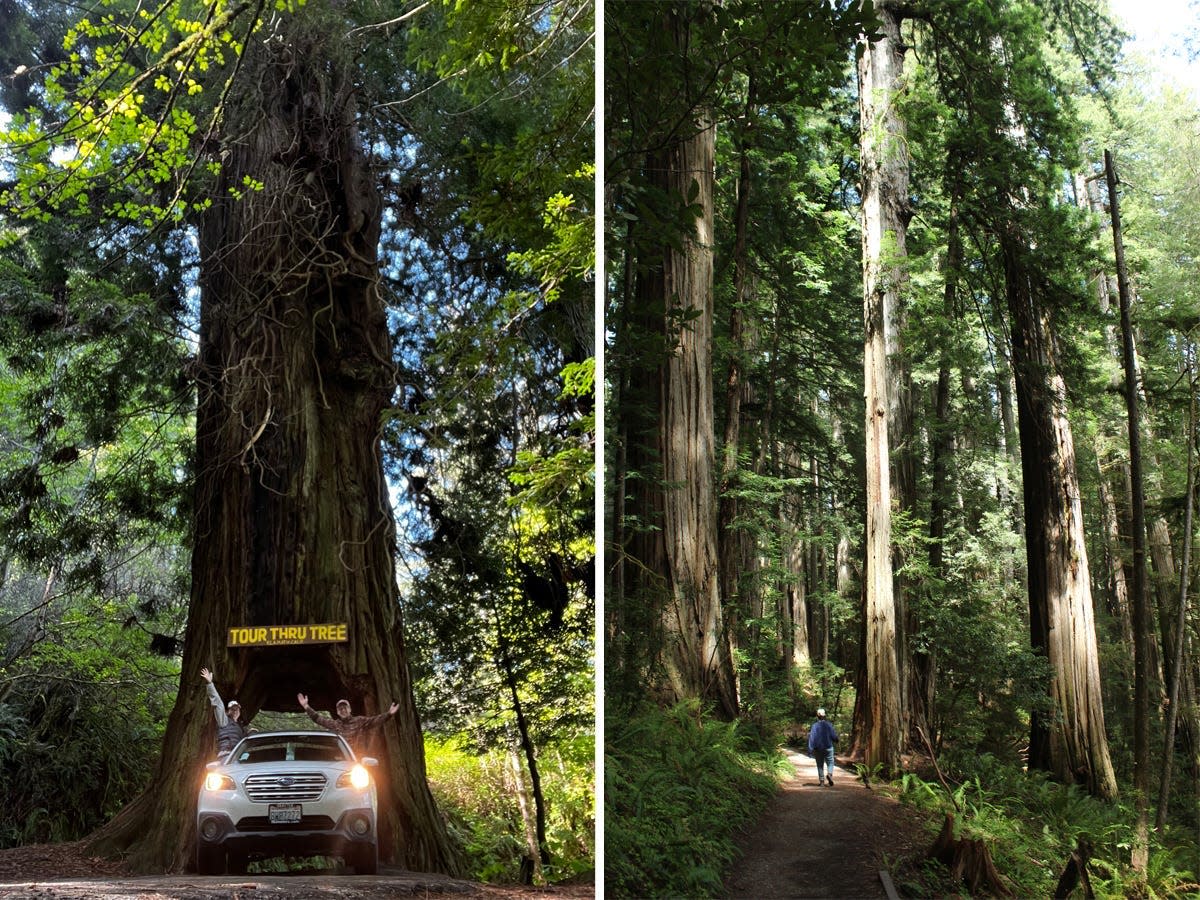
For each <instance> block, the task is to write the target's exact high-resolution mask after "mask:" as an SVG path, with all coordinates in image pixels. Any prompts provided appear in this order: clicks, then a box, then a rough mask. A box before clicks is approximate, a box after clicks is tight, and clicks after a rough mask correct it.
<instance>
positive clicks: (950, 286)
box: [910, 171, 962, 735]
mask: <svg viewBox="0 0 1200 900" xmlns="http://www.w3.org/2000/svg"><path fill="white" fill-rule="evenodd" d="M948 175H949V178H948V181H949V183H950V210H949V221H948V222H947V228H946V262H945V265H944V266H942V272H943V275H944V277H945V279H946V284H945V289H944V292H943V297H942V313H943V315H944V316H945V318H946V323H947V328H946V334H945V335H944V337H943V345H942V347H941V348H940V350H941V359H940V361H939V363H938V381H937V392H936V397H935V402H934V424H933V435H932V438H931V440H930V445H931V447H930V453H931V457H932V459H931V466H930V468H931V469H932V481H933V483H932V485H931V486H930V491H929V569H930V571H931V572H933V574H934V575H935V576H936V577H937V578H938V579H939V580H941V581H943V582H944V581H945V575H946V573H945V540H946V512H947V509H948V507H949V506H950V485H949V483H948V481H949V474H948V470H949V458H950V455H951V453H952V452H953V449H954V431H953V426H952V423H951V422H950V347H949V346H948V344H949V341H950V332H951V331H952V326H951V324H950V323H953V322H954V321H955V319H956V318H957V310H958V278H959V272H960V270H961V269H962V238H961V235H960V232H959V220H958V207H959V202H960V199H961V197H962V187H961V182H960V181H959V179H957V178H955V177H954V176H955V173H954V172H953V171H951V172H949V173H948ZM935 654H936V648H935V647H934V646H932V642H930V647H929V649H927V650H925V651H923V652H921V653H914V654H913V660H912V662H913V665H912V671H911V679H912V688H911V691H910V699H911V703H912V722H913V724H914V725H919V726H921V727H922V728H924V729H925V733H926V734H927V735H932V733H933V729H932V728H931V727H930V726H931V723H932V721H933V698H934V692H935V686H936V676H937V658H936V655H935Z"/></svg>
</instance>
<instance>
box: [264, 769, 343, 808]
mask: <svg viewBox="0 0 1200 900" xmlns="http://www.w3.org/2000/svg"><path fill="white" fill-rule="evenodd" d="M245 785H246V796H247V797H249V798H250V799H251V800H253V801H254V802H255V803H274V802H276V801H280V800H316V799H318V798H320V796H321V794H322V793H324V791H325V776H324V775H323V774H321V773H320V772H306V773H304V774H295V775H288V774H287V773H283V774H279V775H251V776H249V777H248V778H247V779H246V781H245Z"/></svg>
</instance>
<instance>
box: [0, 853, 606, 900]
mask: <svg viewBox="0 0 1200 900" xmlns="http://www.w3.org/2000/svg"><path fill="white" fill-rule="evenodd" d="M595 895H596V891H595V888H594V886H593V885H591V884H573V885H565V886H555V887H545V888H533V887H521V886H519V885H506V886H500V885H488V884H477V883H475V882H471V881H461V880H458V879H454V878H447V877H446V876H443V875H429V874H424V873H420V872H410V871H407V870H405V869H400V868H395V867H392V866H385V865H381V866H380V867H379V874H378V875H337V874H331V873H329V872H301V873H296V874H291V875H234V876H220V877H209V876H203V875H191V874H184V875H130V874H129V873H127V872H125V871H124V870H123V868H122V866H121V864H120V863H117V862H113V861H111V860H105V859H97V858H95V857H88V856H86V855H85V854H84V853H83V852H82V850H81V845H80V844H78V843H74V844H38V845H35V846H31V847H17V848H14V849H12V850H0V898H9V897H13V898H16V897H35V898H40V900H384V898H391V897H420V898H443V897H444V898H446V900H458V898H464V900H466V898H481V900H559V898H562V900H590V898H594V897H595Z"/></svg>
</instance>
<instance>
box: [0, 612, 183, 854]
mask: <svg viewBox="0 0 1200 900" xmlns="http://www.w3.org/2000/svg"><path fill="white" fill-rule="evenodd" d="M0 610H2V611H0V615H2V616H3V617H4V619H6V620H7V619H8V618H9V616H8V610H3V609H2V607H0ZM54 635H55V637H54V638H53V639H52V640H45V641H43V642H42V643H40V644H38V645H37V647H36V649H35V650H34V651H33V652H32V653H31V654H30V655H29V656H28V657H27V658H25V659H23V660H21V661H20V662H18V663H16V664H15V665H11V666H10V667H8V668H7V669H5V670H3V671H0V796H3V797H4V803H3V804H2V805H0V847H14V846H19V845H22V844H31V843H45V842H52V841H74V840H78V839H79V838H81V837H83V836H84V835H86V834H87V833H89V832H90V831H92V830H93V829H94V828H96V827H97V826H99V825H101V824H103V823H104V822H105V821H107V820H108V819H109V818H110V817H111V816H113V815H115V814H116V812H117V811H118V810H120V809H121V807H122V806H124V805H125V804H126V803H127V802H129V801H130V800H131V799H133V798H134V797H135V796H136V795H137V793H138V792H139V791H140V790H141V789H142V788H143V787H144V786H145V783H146V780H147V779H148V778H149V775H150V770H151V767H152V764H153V761H154V757H155V754H156V753H157V750H158V746H159V743H160V742H161V740H162V734H163V730H164V727H165V724H166V718H167V714H168V712H169V711H170V707H171V704H172V703H173V702H174V699H175V689H176V686H177V683H178V664H177V662H176V661H175V660H174V659H169V660H168V659H161V658H158V657H155V656H153V655H152V654H151V653H150V652H149V651H148V650H147V649H146V645H145V642H143V641H131V640H130V635H129V633H128V632H126V631H125V630H124V629H123V628H122V627H121V623H120V622H119V621H114V620H112V619H111V618H110V619H108V620H107V621H104V620H101V621H96V620H86V619H84V618H82V617H81V616H78V615H73V616H68V617H67V618H65V619H64V620H63V621H62V622H61V623H59V625H58V626H57V627H55V628H54Z"/></svg>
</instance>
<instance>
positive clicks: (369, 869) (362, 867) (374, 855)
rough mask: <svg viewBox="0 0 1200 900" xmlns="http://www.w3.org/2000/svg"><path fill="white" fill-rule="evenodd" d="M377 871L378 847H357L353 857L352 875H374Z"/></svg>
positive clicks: (371, 845) (372, 845)
mask: <svg viewBox="0 0 1200 900" xmlns="http://www.w3.org/2000/svg"><path fill="white" fill-rule="evenodd" d="M378 871H379V847H378V846H376V845H375V844H368V845H367V846H365V847H359V848H358V852H357V853H356V854H355V855H354V873H355V874H356V875H374V874H375V873H376V872H378Z"/></svg>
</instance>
